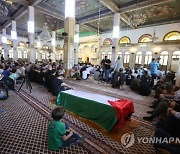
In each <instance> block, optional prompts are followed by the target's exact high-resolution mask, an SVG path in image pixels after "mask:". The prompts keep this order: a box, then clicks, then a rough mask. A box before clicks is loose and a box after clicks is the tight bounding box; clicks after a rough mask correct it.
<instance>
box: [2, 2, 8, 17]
mask: <svg viewBox="0 0 180 154" xmlns="http://www.w3.org/2000/svg"><path fill="white" fill-rule="evenodd" d="M0 15H2V16H7V15H8V9H7V7H6V6H5V5H3V4H1V3H0Z"/></svg>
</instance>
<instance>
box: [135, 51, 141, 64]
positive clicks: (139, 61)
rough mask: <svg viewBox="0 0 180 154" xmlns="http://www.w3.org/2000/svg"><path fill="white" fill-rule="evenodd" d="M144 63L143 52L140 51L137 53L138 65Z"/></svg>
mask: <svg viewBox="0 0 180 154" xmlns="http://www.w3.org/2000/svg"><path fill="white" fill-rule="evenodd" d="M141 63H142V52H141V51H139V52H137V53H136V64H141Z"/></svg>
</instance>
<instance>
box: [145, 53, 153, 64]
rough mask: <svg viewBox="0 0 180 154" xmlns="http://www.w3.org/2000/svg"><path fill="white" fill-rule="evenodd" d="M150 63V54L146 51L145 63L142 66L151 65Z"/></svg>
mask: <svg viewBox="0 0 180 154" xmlns="http://www.w3.org/2000/svg"><path fill="white" fill-rule="evenodd" d="M151 61H152V52H151V51H148V52H146V55H145V62H144V64H145V65H148V64H150V63H151Z"/></svg>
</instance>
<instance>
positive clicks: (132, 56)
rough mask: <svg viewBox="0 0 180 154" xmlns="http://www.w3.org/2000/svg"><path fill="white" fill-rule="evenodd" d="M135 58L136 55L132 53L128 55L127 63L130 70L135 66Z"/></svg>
mask: <svg viewBox="0 0 180 154" xmlns="http://www.w3.org/2000/svg"><path fill="white" fill-rule="evenodd" d="M135 58H136V54H135V53H134V52H133V53H131V54H130V62H129V67H130V68H134V66H135Z"/></svg>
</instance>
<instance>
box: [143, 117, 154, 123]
mask: <svg viewBox="0 0 180 154" xmlns="http://www.w3.org/2000/svg"><path fill="white" fill-rule="evenodd" d="M153 118H154V117H153V116H150V117H143V119H144V120H146V121H149V122H152V121H153Z"/></svg>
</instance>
